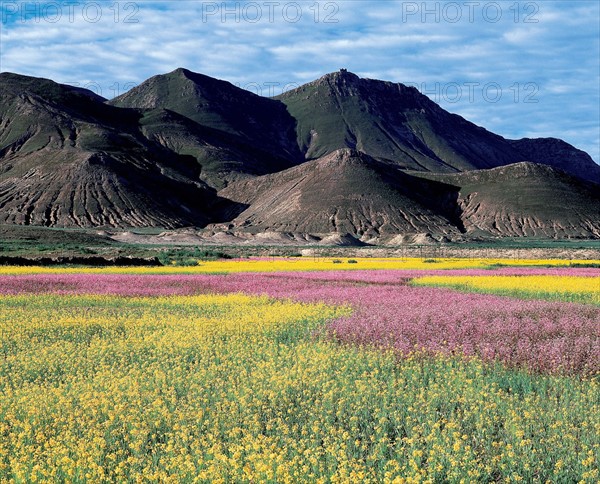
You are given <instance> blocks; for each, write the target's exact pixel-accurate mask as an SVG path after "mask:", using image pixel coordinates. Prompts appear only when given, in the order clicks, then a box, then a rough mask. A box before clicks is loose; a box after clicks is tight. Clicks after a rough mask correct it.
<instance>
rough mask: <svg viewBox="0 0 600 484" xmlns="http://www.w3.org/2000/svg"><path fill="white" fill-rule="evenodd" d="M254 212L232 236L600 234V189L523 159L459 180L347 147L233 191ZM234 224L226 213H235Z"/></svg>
mask: <svg viewBox="0 0 600 484" xmlns="http://www.w3.org/2000/svg"><path fill="white" fill-rule="evenodd" d="M219 195H220V196H221V197H223V198H225V199H230V200H233V201H235V202H237V203H238V207H243V206H247V208H246V209H245V210H244V211H243V212H241V213H238V214H231V217H229V218H232V221H231V222H230V224H229V225H228V226H227V229H229V230H240V229H243V230H247V231H254V232H272V231H275V232H292V233H298V232H299V233H311V234H327V233H332V232H336V233H340V234H350V235H353V236H356V237H357V238H360V240H363V241H366V242H382V241H385V240H389V239H390V238H393V236H394V235H396V234H402V235H405V236H406V235H418V234H427V235H429V236H434V238H437V239H438V240H439V239H440V238H449V239H461V238H463V237H464V236H466V237H467V238H468V237H473V236H477V237H479V236H488V237H489V236H491V237H497V236H516V237H522V236H527V237H547V238H569V237H582V236H591V237H600V191H599V190H597V186H596V185H595V184H592V183H588V182H584V181H581V180H579V179H577V178H575V177H573V176H571V175H569V174H567V173H564V172H562V171H560V170H556V169H554V168H552V167H548V166H545V165H539V164H534V163H517V164H513V165H509V166H505V167H500V168H493V169H488V170H476V171H470V172H464V173H456V174H430V173H423V172H410V173H407V172H404V171H402V170H400V169H398V167H397V166H395V165H394V164H390V163H386V162H381V161H378V160H376V159H374V158H372V157H370V156H368V155H366V154H364V153H361V152H358V151H355V150H350V149H342V150H338V151H335V152H333V153H331V154H329V155H326V156H324V157H321V158H318V159H317V160H312V161H309V162H307V163H305V164H303V165H300V166H298V167H294V168H291V169H288V170H285V171H283V172H280V173H275V174H272V175H265V176H262V177H257V178H254V179H251V180H244V181H240V182H237V183H233V184H231V185H229V186H228V187H227V188H225V189H223V190H221V191H220V192H219ZM226 218H227V217H226Z"/></svg>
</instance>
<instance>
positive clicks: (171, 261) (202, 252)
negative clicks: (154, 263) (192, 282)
mask: <svg viewBox="0 0 600 484" xmlns="http://www.w3.org/2000/svg"><path fill="white" fill-rule="evenodd" d="M231 258H232V256H231V255H229V254H227V253H225V252H222V251H220V250H216V249H201V248H199V247H195V248H193V249H183V248H177V249H168V250H165V251H162V252H160V253H159V255H158V260H159V261H160V262H161V264H163V265H174V266H181V267H186V266H196V265H198V264H199V263H200V262H202V261H209V260H218V259H231Z"/></svg>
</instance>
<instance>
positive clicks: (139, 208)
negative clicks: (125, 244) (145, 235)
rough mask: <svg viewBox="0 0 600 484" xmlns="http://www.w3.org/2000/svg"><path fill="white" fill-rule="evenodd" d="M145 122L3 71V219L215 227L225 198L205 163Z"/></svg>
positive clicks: (85, 96)
mask: <svg viewBox="0 0 600 484" xmlns="http://www.w3.org/2000/svg"><path fill="white" fill-rule="evenodd" d="M138 117H139V116H138V114H137V113H135V112H133V111H129V110H123V109H119V108H115V107H112V106H108V105H106V104H105V103H104V100H103V99H102V98H99V97H98V96H95V95H94V94H93V93H91V92H87V91H85V90H81V89H75V88H72V87H69V86H63V85H60V84H56V83H54V82H52V81H48V80H44V79H41V80H40V79H34V78H28V77H25V76H17V75H14V74H6V73H3V74H0V221H2V222H9V223H18V224H26V225H29V224H31V225H46V226H62V225H64V226H104V225H107V226H147V225H159V226H165V227H174V226H178V225H190V224H193V225H203V224H206V223H207V221H208V219H209V218H208V215H207V214H206V210H205V209H206V208H207V207H208V205H210V204H211V203H213V201H214V200H215V199H216V195H215V193H214V191H211V190H210V189H209V188H208V187H206V186H205V185H204V184H203V183H201V182H200V181H199V171H200V170H199V167H198V166H197V163H196V162H195V160H193V159H191V158H185V157H181V156H179V155H176V154H175V153H173V152H171V151H169V150H166V149H164V148H163V147H162V146H160V145H158V144H155V143H151V142H149V141H148V140H147V139H146V138H145V137H144V136H142V134H141V133H139V132H138V130H137V120H138Z"/></svg>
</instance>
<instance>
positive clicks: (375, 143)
mask: <svg viewBox="0 0 600 484" xmlns="http://www.w3.org/2000/svg"><path fill="white" fill-rule="evenodd" d="M276 99H278V100H280V101H281V102H283V103H284V104H285V105H286V106H287V108H288V111H289V112H290V114H291V115H292V116H293V117H294V118H295V119H296V121H297V125H296V135H297V141H298V145H299V146H300V148H301V150H302V152H303V153H304V156H305V157H306V158H307V159H314V158H318V157H320V156H323V155H326V154H328V153H331V152H333V151H335V150H338V149H341V148H351V149H356V150H360V151H363V152H365V153H368V154H369V155H371V156H373V157H375V158H377V159H381V160H391V161H394V162H395V163H397V164H398V165H399V166H400V167H402V168H406V169H412V170H421V171H430V172H446V173H452V172H458V171H465V170H473V169H485V168H494V167H497V166H504V165H508V164H512V163H517V162H520V161H534V162H536V163H542V164H547V165H550V166H554V167H557V168H561V169H563V170H565V171H568V172H570V173H572V174H574V175H576V176H579V177H583V178H585V179H588V180H592V181H595V182H597V183H600V166H598V165H596V164H595V163H594V161H593V160H592V159H591V158H590V157H589V155H587V154H586V153H584V152H582V151H580V150H577V149H576V148H574V147H572V146H570V145H568V144H567V143H565V142H560V143H556V140H552V139H550V140H546V139H540V140H533V142H532V140H519V141H512V140H507V139H504V138H503V137H501V136H498V135H496V134H494V133H491V132H489V131H487V130H486V129H484V128H482V127H479V126H477V125H475V124H473V123H471V122H469V121H467V120H465V119H464V118H462V117H461V116H458V115H456V114H451V113H449V112H447V111H445V110H443V109H442V108H441V107H440V106H438V105H437V104H436V103H434V102H433V101H431V100H430V99H429V98H428V97H427V96H424V95H423V94H421V93H420V92H419V91H418V90H417V89H416V88H414V87H407V86H405V85H403V84H396V83H392V82H385V81H378V80H372V79H361V78H360V77H358V76H357V75H355V74H353V73H351V72H348V71H346V70H343V69H342V70H341V71H339V72H335V73H331V74H327V75H325V76H323V77H321V78H320V79H318V80H316V81H314V82H310V83H308V84H305V85H303V86H300V87H299V88H297V89H294V90H291V91H288V92H286V93H284V94H282V95H280V96H278V97H277V98H276Z"/></svg>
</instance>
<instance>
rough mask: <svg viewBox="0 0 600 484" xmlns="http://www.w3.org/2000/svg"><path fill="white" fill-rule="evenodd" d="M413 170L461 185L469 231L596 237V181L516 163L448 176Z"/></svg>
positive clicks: (599, 229)
mask: <svg viewBox="0 0 600 484" xmlns="http://www.w3.org/2000/svg"><path fill="white" fill-rule="evenodd" d="M417 175H418V176H425V177H427V178H428V179H433V180H437V181H441V182H444V183H448V184H451V185H454V186H457V187H460V196H459V200H458V203H459V206H460V211H461V220H462V222H463V224H464V227H465V229H466V231H467V233H468V234H473V233H488V234H491V235H494V236H515V237H524V236H526V237H548V238H570V237H581V238H598V237H600V190H598V186H597V185H596V184H594V183H589V182H585V181H581V180H580V179H578V178H576V177H574V176H572V175H569V174H567V173H565V172H563V171H561V170H557V169H554V168H552V167H549V166H545V165H540V164H534V163H516V164H514V165H509V166H506V167H500V168H494V169H492V170H481V171H471V172H465V173H457V174H452V175H425V174H421V173H419V174H417Z"/></svg>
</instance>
